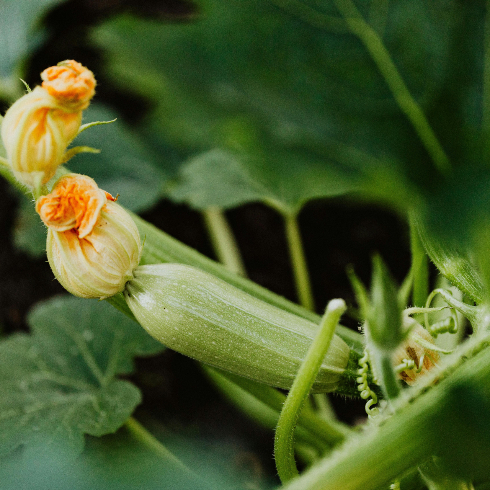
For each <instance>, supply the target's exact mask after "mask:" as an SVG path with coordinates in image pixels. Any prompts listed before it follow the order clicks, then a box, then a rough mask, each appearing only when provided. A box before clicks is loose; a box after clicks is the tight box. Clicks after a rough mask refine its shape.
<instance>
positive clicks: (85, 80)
mask: <svg viewBox="0 0 490 490" xmlns="http://www.w3.org/2000/svg"><path fill="white" fill-rule="evenodd" d="M41 78H42V79H43V83H42V87H43V88H44V89H45V90H47V91H48V93H49V94H50V95H51V96H53V97H54V98H55V99H56V100H57V101H58V102H59V103H60V104H61V105H63V106H64V107H65V109H66V110H69V111H71V112H77V111H82V110H84V109H86V108H87V107H88V105H89V103H90V99H91V98H92V97H93V96H94V93H95V85H96V82H95V77H94V74H93V73H92V72H91V71H90V70H89V69H88V68H85V67H84V66H83V65H81V64H80V63H78V62H77V61H75V60H66V61H62V62H61V63H58V65H57V66H51V67H50V68H46V70H44V71H43V72H42V73H41Z"/></svg>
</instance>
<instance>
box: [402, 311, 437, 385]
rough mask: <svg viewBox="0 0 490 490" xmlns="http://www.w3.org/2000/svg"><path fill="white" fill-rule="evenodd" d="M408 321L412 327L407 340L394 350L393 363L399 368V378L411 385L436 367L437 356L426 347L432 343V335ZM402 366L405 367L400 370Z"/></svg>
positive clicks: (412, 321) (418, 325) (420, 326)
mask: <svg viewBox="0 0 490 490" xmlns="http://www.w3.org/2000/svg"><path fill="white" fill-rule="evenodd" d="M410 320H411V323H413V326H412V327H411V330H410V333H409V335H408V338H407V339H406V340H405V341H404V342H403V343H402V344H401V345H400V347H398V349H396V351H395V353H394V356H393V362H394V365H395V366H400V371H399V376H400V378H401V379H402V380H403V381H405V382H406V383H407V384H409V385H413V384H415V382H416V381H417V380H418V379H419V378H420V377H422V376H424V375H425V374H426V373H427V372H428V371H429V370H430V369H432V368H433V367H434V366H435V365H436V362H437V361H438V360H439V354H438V352H436V351H435V350H431V349H430V348H429V347H428V346H429V345H430V344H433V343H434V339H433V338H432V335H431V334H430V333H429V332H428V331H427V330H426V329H425V328H424V327H422V325H420V324H419V323H417V322H416V321H415V320H413V319H410ZM434 347H435V346H434ZM404 365H405V366H406V367H405V369H402V368H403V366H404Z"/></svg>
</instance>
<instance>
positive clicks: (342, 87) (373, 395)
mask: <svg viewBox="0 0 490 490" xmlns="http://www.w3.org/2000/svg"><path fill="white" fill-rule="evenodd" d="M55 3H56V2H53V4H55ZM9 8H10V9H12V8H13V7H9ZM189 8H190V7H189ZM8 12H9V15H11V16H12V12H13V10H9V11H8ZM19 12H20V11H19ZM489 16H490V6H489V4H488V2H484V1H481V2H480V1H476V2H472V3H471V4H468V3H464V2H459V1H451V0H437V1H435V2H432V3H427V2H425V1H423V0H412V1H411V2H405V1H402V0H390V1H388V0H370V1H367V2H361V1H354V0H331V1H325V2H306V1H302V0H293V1H287V2H284V1H281V0H268V1H263V0H251V1H250V2H240V1H238V0H233V1H231V2H228V3H227V4H226V5H222V4H221V3H220V2H217V0H199V1H198V2H196V5H195V6H194V7H193V8H190V10H189V12H188V14H187V17H186V20H187V21H188V22H184V23H179V24H172V25H169V24H163V23H160V22H156V21H152V20H149V19H144V18H138V17H135V16H133V15H130V14H122V15H115V16H111V17H110V18H108V19H107V20H105V21H104V22H103V23H99V24H97V25H94V27H93V28H92V29H91V31H90V33H89V35H88V36H87V39H85V42H87V43H89V44H90V45H91V46H93V47H96V48H97V49H99V50H103V52H104V54H105V56H106V58H105V62H104V66H102V67H101V80H103V82H102V83H101V82H98V80H99V75H98V73H96V75H94V73H93V72H92V70H90V69H88V68H87V67H85V66H84V65H83V64H81V63H79V62H77V61H75V60H73V59H67V60H65V61H62V62H60V63H58V64H57V65H55V66H51V67H49V68H46V69H45V70H44V71H43V72H42V73H41V79H42V83H41V85H37V84H36V86H35V88H33V89H32V90H31V89H30V88H29V86H28V85H27V84H25V88H26V93H25V94H24V95H21V93H20V91H19V90H17V89H15V88H13V86H12V85H11V83H10V82H12V80H13V78H12V77H13V76H14V74H13V69H12V68H10V71H11V73H9V77H10V78H2V79H0V82H2V80H10V82H9V83H8V84H7V82H2V83H3V84H4V85H5V87H7V88H8V90H5V91H4V92H5V98H6V99H8V100H9V102H10V103H11V104H10V107H9V108H8V110H7V111H6V113H5V116H4V117H3V118H2V119H1V120H0V122H1V136H2V146H1V147H0V173H1V174H2V176H4V177H5V179H6V180H7V181H8V182H9V183H11V184H12V185H13V186H14V187H15V188H16V189H17V190H18V191H20V193H19V194H21V195H22V196H24V198H25V197H27V199H28V200H26V201H24V204H25V206H24V208H23V209H24V211H23V212H24V213H29V212H30V213H31V216H32V213H35V216H36V219H37V217H39V218H40V219H41V221H42V222H43V223H44V225H45V233H46V240H44V236H43V244H45V245H43V247H44V248H45V250H46V255H47V259H48V262H49V265H50V267H51V269H52V272H53V274H54V277H55V278H56V279H57V280H58V281H59V283H60V284H61V285H62V286H63V287H64V288H65V289H66V290H67V291H68V292H69V293H71V294H72V295H74V296H77V297H78V298H70V297H65V298H57V299H54V300H51V301H50V302H47V303H45V304H43V305H40V306H38V307H36V308H35V309H34V310H33V311H32V312H31V313H30V316H29V322H30V325H31V329H32V332H31V334H17V335H12V336H9V337H6V338H4V339H2V340H1V341H0V393H2V397H0V398H1V401H0V457H1V458H2V462H4V463H5V465H4V470H3V474H0V476H1V481H2V485H3V484H4V483H3V482H5V485H6V487H5V488H23V487H25V488H56V487H53V486H51V487H50V486H49V485H50V484H51V485H53V482H55V483H56V475H58V476H59V475H62V479H63V485H64V487H65V488H68V486H69V485H78V486H74V488H96V487H100V488H201V487H202V488H231V486H232V485H235V486H233V488H237V487H238V488H252V487H250V485H248V484H247V483H246V482H243V481H242V482H240V481H238V482H236V481H234V482H233V484H230V482H228V481H226V479H223V478H219V477H215V476H213V474H212V471H211V470H209V468H207V469H206V471H205V477H204V478H203V477H202V475H201V474H200V472H199V469H196V467H195V465H194V464H193V459H192V450H189V451H188V452H187V453H186V452H182V454H179V451H178V449H177V451H176V450H175V449H174V448H173V447H172V444H171V443H170V444H167V441H166V440H165V437H164V436H162V434H160V433H158V431H153V432H154V433H152V430H151V428H145V426H144V424H142V423H141V422H140V421H138V418H137V417H135V416H133V412H134V410H135V407H136V406H137V405H138V404H139V403H140V402H141V401H142V400H141V393H140V391H139V389H138V387H137V386H136V385H135V384H134V383H132V382H130V381H129V380H128V379H126V378H122V379H121V378H120V376H126V375H128V374H130V373H132V372H134V370H135V366H134V364H133V357H135V356H138V355H152V354H156V353H159V352H162V351H163V350H164V349H165V348H168V349H171V350H174V351H176V352H178V353H180V354H183V355H184V356H187V357H190V358H192V359H194V360H195V361H197V363H198V364H199V365H200V366H201V367H202V372H203V375H205V376H206V377H207V378H208V379H209V380H210V382H211V383H212V384H213V386H214V387H215V388H216V390H217V391H218V392H219V393H221V394H222V395H224V396H225V397H226V398H227V399H228V400H229V402H230V403H232V404H234V405H235V406H236V407H237V408H238V409H240V410H242V411H243V412H244V413H245V414H246V415H247V416H249V417H250V418H252V419H254V420H255V421H256V422H257V423H258V424H261V425H263V426H265V427H267V428H268V429H270V430H272V431H274V432H273V438H274V461H275V467H276V470H277V477H278V479H276V480H273V481H271V482H270V481H265V482H264V481H262V482H261V483H260V484H256V485H255V486H254V487H253V488H269V487H271V486H276V487H280V488H284V489H285V490H296V489H297V490H299V489H301V490H328V489H332V490H333V489H342V490H344V489H345V490H356V489H359V490H361V489H362V490H366V489H368V490H369V489H373V490H377V489H388V488H390V489H402V490H405V489H406V490H409V489H410V490H412V489H413V490H416V489H420V490H423V489H428V490H438V489H461V490H462V489H481V490H483V489H485V488H490V470H489V468H490V461H489V456H488V454H490V451H489V449H490V419H489V416H488V413H490V412H489V408H490V397H489V394H490V381H489V380H490V357H489V351H488V349H489V343H490V336H489V328H490V301H489V290H490V289H489V288H490V260H489V259H488V249H489V247H488V245H489V243H490V240H489V237H490V233H489V232H488V230H489V226H490V215H489V211H488V200H489V197H490V195H489V190H488V189H490V185H488V184H490V173H489V171H488V163H487V162H488V157H489V156H490V152H489V148H490V145H489V144H488V141H489V136H490V130H489V128H490V95H489V94H490V90H489V88H488V84H489V83H490V82H489V80H490V72H489V66H490V62H489V59H490V54H489V53H490V49H489V46H490V43H489V42H488V39H490V27H489V26H490V22H489V21H488V19H489V18H490V17H489ZM13 17H14V16H12V18H13ZM6 18H8V17H6ZM0 36H1V34H0ZM0 39H1V37H0ZM230 43H231V44H230ZM231 45H232V46H233V49H231V48H230V46H231ZM162 46H164V47H165V49H162ZM0 61H1V58H0ZM11 65H12V66H14V65H15V63H13V64H11ZM2 66H3V65H2V64H1V63H0V69H1V68H2ZM5 66H7V64H6V63H5ZM9 66H10V65H9ZM17 66H18V69H20V66H21V64H20V62H19V64H18V65H17ZM94 72H96V70H95V69H94ZM462 73H464V76H462ZM109 79H110V80H112V82H111V83H113V87H114V89H116V88H117V89H119V90H120V89H123V90H129V89H131V91H133V93H134V94H137V95H138V96H140V97H144V98H145V99H146V100H147V101H151V102H152V110H151V111H149V112H148V113H147V114H146V116H145V118H144V119H143V121H140V122H135V123H134V124H133V126H131V127H129V126H128V127H125V125H124V123H121V122H120V121H119V120H118V121H115V120H114V119H113V118H112V114H111V111H110V110H108V109H107V108H103V107H102V106H101V105H98V104H97V102H94V103H93V102H92V99H93V97H94V95H95V94H96V90H98V86H99V85H98V83H100V84H101V85H102V86H103V83H104V82H105V81H106V80H109ZM2 83H0V91H1V90H2V86H3V85H2ZM0 94H1V92H0ZM99 116H100V117H99ZM84 117H85V118H86V117H89V118H90V119H91V122H88V123H85V124H82V119H83V118H84ZM110 118H112V119H111V120H108V119H110ZM86 130H87V131H86ZM73 144H77V145H78V146H73ZM99 147H101V149H102V153H101V154H100V155H99V154H98V152H99ZM106 150H107V151H106ZM172 155H173V158H174V161H173V163H172V161H171V160H172V157H171V156H172ZM163 157H165V158H166V157H168V160H169V164H168V166H169V168H166V167H165V166H164V165H162V163H161V161H160V160H162V159H163V160H164V159H165V158H163ZM99 158H100V159H102V160H97V159H99ZM104 158H105V159H106V160H103V159H104ZM97 161H105V165H104V169H103V170H101V168H100V166H99V167H98V166H97V163H94V162H97ZM128 162H129V163H128ZM172 166H173V167H172ZM170 167H172V168H170ZM118 186H120V188H118ZM135 189H136V190H135ZM162 195H164V196H165V197H167V198H169V199H171V200H173V201H174V202H185V203H187V204H188V205H190V206H191V207H193V208H195V209H197V210H199V211H200V212H201V213H202V215H203V218H204V222H205V223H206V227H207V229H208V231H209V235H210V238H211V242H212V243H213V246H214V248H215V251H216V255H217V257H218V258H219V261H214V260H211V259H209V258H207V257H205V256H204V255H202V254H200V253H199V252H197V251H196V250H194V249H192V248H191V247H188V246H186V245H184V244H183V243H181V242H180V241H178V240H176V239H174V238H172V237H171V236H169V235H168V234H166V233H165V232H164V231H162V230H160V229H158V228H156V227H155V226H153V225H152V224H150V223H148V222H147V221H145V220H144V219H142V218H141V217H139V216H138V215H137V214H135V211H140V210H142V209H144V208H145V206H146V207H150V206H151V205H152V204H154V203H155V202H156V201H157V200H158V199H159V198H160V197H161V196H162ZM333 197H336V198H339V199H340V198H342V199H347V198H349V199H358V200H360V201H361V200H366V199H368V200H372V201H375V202H377V203H383V204H384V205H386V206H388V207H390V208H391V209H392V210H395V212H397V213H398V214H399V216H400V217H401V218H402V219H404V220H405V221H406V224H407V229H409V233H410V237H409V240H408V241H409V244H408V245H409V248H410V251H411V267H410V269H409V270H407V271H406V277H405V279H404V280H403V282H401V284H398V283H397V281H396V280H395V279H394V278H393V276H392V273H391V272H390V270H389V268H388V267H387V265H386V263H385V261H384V259H383V257H382V256H381V255H379V254H375V255H374V256H373V259H372V263H371V270H372V274H371V281H370V284H369V285H368V284H365V281H363V280H361V279H360V278H359V277H358V275H357V274H356V269H357V268H358V264H354V266H351V267H349V268H348V269H347V270H346V276H348V278H349V280H350V284H351V289H352V291H353V296H354V297H355V302H356V304H355V306H354V305H349V307H348V305H347V304H346V301H345V298H341V297H334V298H330V299H329V301H328V302H327V304H326V305H316V306H315V300H314V294H313V288H312V286H311V282H310V278H309V273H308V267H307V260H306V254H305V249H304V245H303V239H302V235H301V232H300V228H299V222H298V216H299V213H300V212H301V211H302V210H303V208H304V206H305V205H306V204H307V203H308V202H309V201H311V200H313V199H320V198H333ZM29 200H30V201H29ZM252 201H260V202H262V203H264V204H266V205H267V206H269V207H270V208H272V209H273V210H274V211H275V212H277V213H278V214H279V215H280V217H281V219H282V220H283V224H284V231H285V236H286V240H287V244H288V250H289V254H290V259H291V264H292V270H293V276H294V282H295V287H296V294H297V299H298V303H295V302H292V301H289V300H287V299H285V298H283V297H282V296H280V295H277V294H275V293H273V292H271V291H269V290H268V289H266V288H264V287H261V286H259V285H258V284H256V283H254V282H253V281H251V280H249V279H247V277H246V267H247V264H246V263H244V261H243V259H242V257H241V255H240V252H239V248H238V246H237V244H236V241H235V238H234V236H233V233H232V231H231V229H230V227H229V225H228V223H227V220H226V216H225V213H224V210H225V209H228V208H232V207H235V206H238V205H241V204H243V203H247V202H252ZM26 210H27V211H26ZM36 233H39V229H38V230H37V231H35V230H34V229H33V228H29V229H28V230H27V236H28V238H27V241H28V242H29V241H30V240H31V237H32V241H33V242H34V239H35V236H36ZM332 233H334V231H332ZM43 253H44V251H43ZM338 296H341V295H338ZM90 299H92V301H90ZM94 299H95V300H97V301H96V302H94V301H93V300H94ZM101 300H103V301H101ZM318 312H321V314H318ZM348 316H350V317H352V318H353V319H354V320H355V322H356V323H357V330H356V329H354V330H353V329H351V328H347V327H345V326H343V324H342V322H344V319H346V318H347V317H348ZM332 394H333V395H335V394H337V395H341V396H345V397H347V398H348V400H351V401H352V403H359V402H360V403H361V404H362V405H363V407H364V413H363V416H362V420H360V421H359V424H356V425H349V424H347V423H345V421H342V418H341V417H340V418H339V417H338V416H337V415H336V414H335V412H334V410H333V409H332V407H331V406H330V402H329V400H330V399H329V398H328V396H330V395H332ZM112 433H116V434H115V435H114V436H112V437H113V439H108V438H107V435H108V434H112ZM270 434H271V438H272V432H270ZM102 436H105V437H102ZM117 438H120V439H117ZM109 440H112V441H113V442H112V443H111V442H107V441H109ZM118 441H119V442H118ZM105 444H108V445H109V446H110V445H111V444H113V447H116V446H118V447H119V448H122V449H119V450H118V451H120V452H117V451H115V450H113V449H111V452H110V454H111V462H110V465H112V470H111V471H109V476H107V475H105V476H104V477H101V478H102V479H101V480H99V481H96V479H97V476H91V475H89V473H90V471H88V470H87V468H89V467H90V466H89V464H88V463H87V461H90V458H92V459H99V458H101V456H102V455H103V454H104V451H105V449H106V446H105ZM135 444H136V445H137V448H136V449H134V446H135ZM176 446H177V447H178V445H176ZM125 451H128V452H127V453H126V452H125ZM131 451H132V452H131ZM87 454H88V456H87ZM128 454H133V455H134V454H138V458H139V459H136V461H137V463H138V464H136V463H133V464H132V465H131V463H130V462H129V461H130V460H131V459H132V457H131V456H128ZM84 455H85V456H84ZM84 457H85V459H84ZM112 457H114V460H112ZM117 461H119V463H117ZM110 465H109V466H110ZM118 465H119V466H118ZM125 466H127V467H128V468H136V467H137V466H138V467H139V468H141V469H140V470H139V471H138V472H137V473H132V474H137V476H138V477H137V479H138V481H137V482H136V483H132V482H131V479H128V478H125V476H124V475H126V474H128V473H127V472H128V471H129V474H131V471H133V470H128V468H125ZM156 466H158V468H159V469H158V470H155V467H156ZM134 471H136V470H134ZM75 482H76V483H75ZM56 484H57V483H56ZM35 485H37V486H35ZM43 485H44V486H43ZM247 485H248V487H247Z"/></svg>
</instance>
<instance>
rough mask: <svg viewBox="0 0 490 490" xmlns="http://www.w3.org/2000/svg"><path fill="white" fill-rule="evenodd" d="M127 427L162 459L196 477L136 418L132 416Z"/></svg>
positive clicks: (126, 424)
mask: <svg viewBox="0 0 490 490" xmlns="http://www.w3.org/2000/svg"><path fill="white" fill-rule="evenodd" d="M124 425H125V427H126V429H128V431H129V432H130V433H131V434H132V435H133V437H134V438H135V439H137V440H138V441H139V442H141V443H142V444H143V445H144V446H146V447H147V448H148V449H150V450H151V451H152V452H154V453H155V454H157V455H158V456H160V457H161V458H162V460H163V461H164V462H165V463H167V464H169V465H171V466H173V467H175V468H177V469H180V470H181V471H183V472H184V473H186V474H187V475H188V476H190V477H192V478H196V475H195V473H193V472H192V471H191V470H190V469H189V468H188V467H187V466H186V465H185V464H184V463H182V461H180V459H178V458H177V457H176V456H174V455H173V454H172V453H171V452H170V451H169V450H168V449H167V448H166V447H165V446H164V445H163V444H162V443H161V442H160V441H159V440H158V439H157V438H156V437H155V436H153V435H152V434H151V433H150V432H148V431H147V430H146V429H145V428H144V427H143V426H142V425H141V424H140V423H139V422H138V421H137V420H136V419H134V418H133V417H130V418H129V419H128V420H127V421H126V423H125V424H124Z"/></svg>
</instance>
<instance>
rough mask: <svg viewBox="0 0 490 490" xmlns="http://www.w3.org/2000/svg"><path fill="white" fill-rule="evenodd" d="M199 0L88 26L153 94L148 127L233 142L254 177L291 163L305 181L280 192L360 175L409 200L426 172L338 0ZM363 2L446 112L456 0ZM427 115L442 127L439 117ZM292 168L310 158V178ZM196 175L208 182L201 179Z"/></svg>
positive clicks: (336, 187)
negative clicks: (176, 13) (178, 19)
mask: <svg viewBox="0 0 490 490" xmlns="http://www.w3.org/2000/svg"><path fill="white" fill-rule="evenodd" d="M342 2H343V0H342ZM338 3H341V0H338ZM276 4H277V5H276ZM316 4H317V3H315V5H316ZM199 5H200V13H199V15H198V16H197V20H196V21H195V22H193V23H192V24H188V25H182V24H178V25H176V24H173V25H165V24H161V23H158V22H154V21H149V20H141V19H134V18H131V17H129V16H123V17H118V18H116V19H115V20H112V21H110V22H108V23H106V24H105V25H103V26H102V27H100V28H98V29H97V30H96V31H95V33H94V39H95V40H96V42H97V43H98V44H99V45H100V46H102V47H103V48H104V49H105V50H106V51H107V52H108V70H109V72H110V74H111V75H112V76H113V78H114V80H116V81H117V83H120V84H122V85H124V86H125V87H126V88H127V89H132V90H138V91H139V92H141V93H143V94H144V95H146V96H150V97H152V98H153V100H154V101H155V102H156V105H157V107H156V110H155V112H154V113H153V115H152V117H150V118H149V119H148V120H147V121H146V127H145V128H143V129H144V131H149V130H151V131H152V132H153V133H155V132H156V131H157V130H160V131H161V132H162V134H164V135H165V137H166V138H169V139H170V141H172V142H173V143H174V144H175V145H179V146H181V147H183V148H185V149H187V150H193V151H199V152H201V151H208V150H211V149H214V148H221V149H228V150H233V151H235V152H238V153H240V154H241V155H242V156H243V157H245V159H244V160H243V161H245V162H246V165H247V167H252V168H253V170H252V171H251V172H253V173H255V175H254V180H256V181H257V182H258V183H259V184H261V185H263V184H264V181H265V183H266V184H267V183H268V180H272V181H274V183H277V182H282V183H281V184H278V185H280V186H281V187H284V181H285V180H286V177H287V176H290V182H289V183H288V186H289V187H293V186H294V185H296V186H298V188H299V189H301V191H299V192H297V194H300V198H298V196H297V195H295V196H290V195H288V193H287V192H286V193H285V194H286V195H285V199H286V202H285V204H287V205H292V204H294V205H298V204H299V203H300V202H301V201H305V200H307V199H310V198H312V197H320V196H321V195H325V196H328V195H332V194H334V195H335V194H340V193H345V192H347V191H348V190H352V189H358V188H359V186H362V188H363V190H367V191H369V192H370V193H371V194H374V195H380V194H381V195H382V196H383V197H387V198H388V199H390V200H391V201H392V202H396V203H398V204H400V203H401V204H402V205H405V206H406V204H407V199H406V198H407V192H406V190H405V189H406V186H407V182H410V181H411V182H413V183H415V184H417V185H425V184H426V183H427V182H428V179H430V178H432V177H434V175H436V170H435V167H434V165H431V163H430V159H429V158H428V155H427V153H426V151H425V149H424V147H423V144H422V143H421V140H420V138H419V136H418V135H417V132H416V131H415V130H414V127H413V125H412V124H411V123H410V122H409V120H408V118H407V116H406V114H404V112H403V111H402V110H401V109H400V106H399V105H398V103H397V101H396V100H395V98H394V97H393V93H392V91H391V90H390V88H389V85H388V83H387V81H386V78H385V77H384V76H382V74H381V72H380V69H379V67H378V66H377V65H376V63H374V62H373V59H372V56H371V54H370V53H369V52H368V50H367V49H366V47H365V46H364V45H363V44H362V43H361V42H360V40H359V39H358V38H357V37H356V36H355V35H354V34H353V33H352V32H350V31H349V27H348V25H347V23H346V22H345V21H344V20H343V18H342V16H341V14H340V12H339V11H338V10H337V9H336V8H335V2H324V4H323V6H322V7H315V8H313V7H311V6H310V5H308V4H305V3H303V2H299V1H294V0H293V1H292V2H283V1H280V0H274V1H259V0H253V1H249V2H240V1H238V0H234V1H231V2H226V3H224V4H223V2H218V1H217V0H201V1H200V2H199ZM359 5H360V6H361V7H362V14H363V15H364V16H365V18H366V20H367V21H369V22H371V24H372V25H373V26H374V27H375V28H376V29H377V30H378V33H379V38H380V39H381V40H382V41H384V44H385V46H386V48H387V52H388V54H389V55H391V59H392V61H393V62H394V66H395V67H396V69H397V70H398V73H399V75H400V76H401V78H402V80H404V82H405V84H406V86H407V88H408V90H409V92H410V93H411V95H412V98H413V101H414V103H415V104H418V105H419V107H422V108H423V109H425V110H426V113H427V114H426V115H427V117H428V118H429V121H430V120H431V119H433V118H434V116H433V115H432V113H434V112H435V110H436V109H437V110H439V112H441V111H443V112H444V115H445V116H446V110H445V109H443V104H441V103H440V101H439V99H438V98H439V97H440V93H441V92H440V91H441V87H444V86H445V83H446V82H447V77H448V75H449V74H451V73H452V72H451V69H452V64H451V63H452V60H453V58H452V57H451V56H450V55H451V49H452V43H451V36H452V34H453V31H452V30H453V28H454V26H455V23H456V22H457V21H458V19H459V18H458V17H457V14H458V13H459V11H457V9H456V7H455V6H454V2H450V1H448V0H437V1H436V2H430V3H428V2H425V1H423V0H414V1H412V2H410V4H409V5H408V4H406V2H402V1H394V2H391V3H390V4H389V8H388V9H384V8H383V5H385V6H386V2H377V1H372V2H359ZM458 27H461V26H458ZM453 119H454V117H453ZM437 120H438V123H439V124H441V125H444V127H447V123H446V120H447V117H444V118H442V117H438V118H437ZM458 128H459V122H458V124H457V125H456V129H458ZM453 133H454V131H453ZM436 135H438V132H437V131H436ZM353 148H355V151H352V149H353ZM363 155H367V156H368V157H367V158H364V157H363ZM319 166H323V167H325V169H326V170H325V174H322V173H317V174H316V175H317V176H318V178H320V179H322V180H323V181H324V182H323V184H322V185H319V186H317V191H316V192H314V193H312V194H313V195H309V194H308V193H305V189H308V182H311V180H312V179H311V176H312V174H313V175H314V174H315V173H316V172H317V170H316V169H317V168H318V167H319ZM298 167H300V168H302V169H305V168H306V169H308V170H306V177H303V174H302V172H298V171H297V168H298ZM310 167H312V169H313V170H311V171H310V170H309V168H310ZM249 172H250V170H249ZM373 172H375V173H376V179H375V181H374V182H373ZM195 180H200V181H201V182H202V184H203V185H204V184H205V183H206V181H207V180H209V178H208V177H203V178H200V177H195ZM228 184H229V182H228ZM194 187H195V186H194ZM208 188H209V186H208ZM206 192H207V191H206ZM184 193H186V192H184V191H182V194H184ZM225 193H226V195H227V198H228V200H231V201H233V195H234V194H235V193H236V188H235V187H234V186H233V184H231V185H230V186H228V187H226V188H224V189H223V190H222V192H221V194H222V195H223V194H225ZM253 194H254V193H251V194H250V195H249V196H248V198H249V199H252V198H253ZM178 195H179V194H178ZM292 197H294V199H292ZM225 201H226V200H225ZM292 201H294V202H292ZM194 204H195V203H194Z"/></svg>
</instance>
